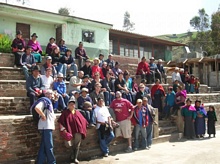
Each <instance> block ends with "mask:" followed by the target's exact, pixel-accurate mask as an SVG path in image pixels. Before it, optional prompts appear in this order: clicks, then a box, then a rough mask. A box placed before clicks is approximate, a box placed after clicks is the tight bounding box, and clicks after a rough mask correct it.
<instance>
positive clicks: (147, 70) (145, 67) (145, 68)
mask: <svg viewBox="0 0 220 164" xmlns="http://www.w3.org/2000/svg"><path fill="white" fill-rule="evenodd" d="M142 71H144V72H145V73H147V74H149V73H150V68H149V64H148V63H147V62H140V63H139V64H138V67H137V72H136V75H142Z"/></svg>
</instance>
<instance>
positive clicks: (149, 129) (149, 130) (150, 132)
mask: <svg viewBox="0 0 220 164" xmlns="http://www.w3.org/2000/svg"><path fill="white" fill-rule="evenodd" d="M146 132H147V137H146V141H147V144H146V145H147V147H149V146H151V144H152V136H153V124H152V123H149V124H148V126H147V127H146Z"/></svg>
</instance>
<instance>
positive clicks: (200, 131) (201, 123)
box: [195, 100, 207, 138]
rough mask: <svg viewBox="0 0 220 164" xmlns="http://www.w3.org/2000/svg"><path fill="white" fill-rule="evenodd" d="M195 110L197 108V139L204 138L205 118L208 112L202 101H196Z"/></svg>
mask: <svg viewBox="0 0 220 164" xmlns="http://www.w3.org/2000/svg"><path fill="white" fill-rule="evenodd" d="M195 108H196V114H197V116H196V120H195V132H196V137H197V138H200V137H202V138H203V137H204V135H205V117H206V115H207V112H206V110H205V109H204V107H203V106H201V101H199V100H196V101H195Z"/></svg>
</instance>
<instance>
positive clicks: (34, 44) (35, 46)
mask: <svg viewBox="0 0 220 164" xmlns="http://www.w3.org/2000/svg"><path fill="white" fill-rule="evenodd" d="M37 38H38V36H37V34H36V33H33V34H32V35H31V40H29V42H28V46H30V47H31V48H32V53H33V55H34V58H35V61H36V63H41V62H42V57H41V54H42V48H41V46H40V43H39V42H38V41H37Z"/></svg>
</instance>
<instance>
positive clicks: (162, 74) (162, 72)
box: [157, 59, 167, 84]
mask: <svg viewBox="0 0 220 164" xmlns="http://www.w3.org/2000/svg"><path fill="white" fill-rule="evenodd" d="M157 70H158V73H159V78H160V81H161V82H162V77H163V78H164V82H165V84H166V83H167V74H166V72H165V70H164V67H163V65H162V59H159V60H158V64H157Z"/></svg>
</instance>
